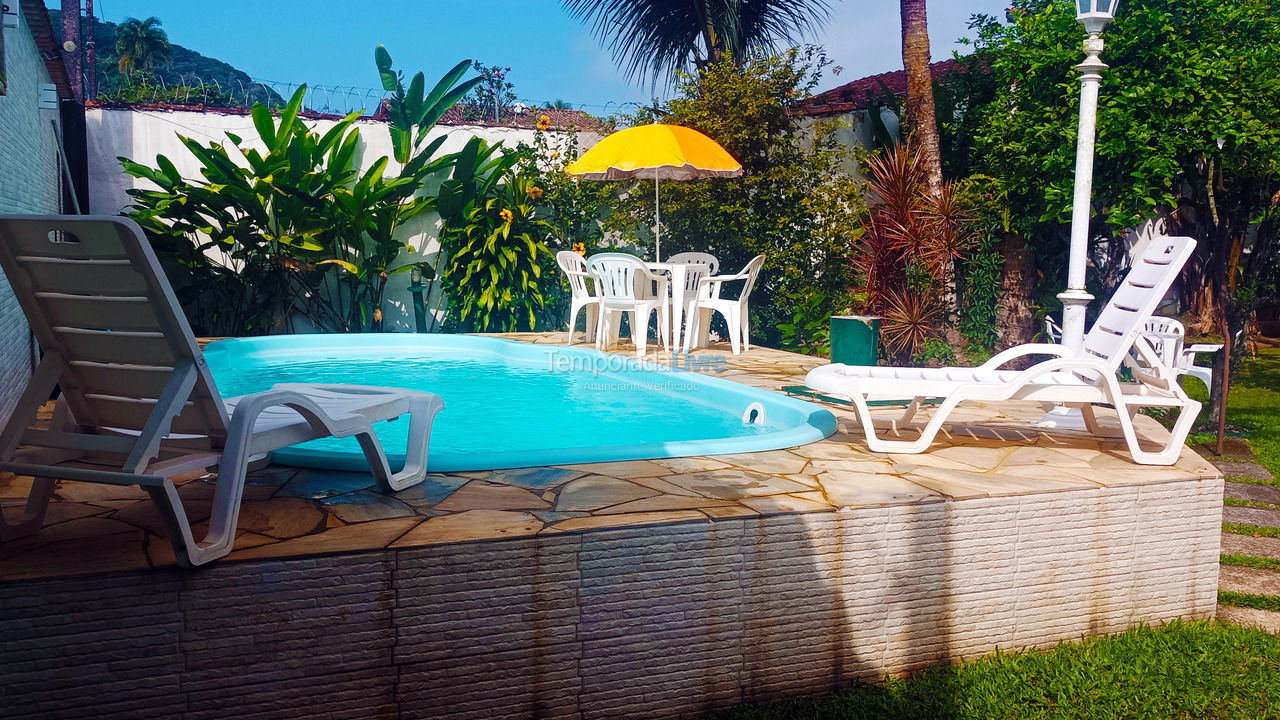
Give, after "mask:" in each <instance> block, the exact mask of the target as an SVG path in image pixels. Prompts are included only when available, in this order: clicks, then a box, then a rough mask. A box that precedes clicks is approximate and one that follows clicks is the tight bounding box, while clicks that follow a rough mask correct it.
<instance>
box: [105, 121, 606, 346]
mask: <svg viewBox="0 0 1280 720" xmlns="http://www.w3.org/2000/svg"><path fill="white" fill-rule="evenodd" d="M335 122H336V121H335V120H327V119H316V120H309V121H308V123H309V124H312V125H314V127H315V129H316V131H317V132H321V133H323V132H324V131H326V130H327V129H329V128H331V127H333V125H334V124H335ZM86 124H87V126H88V136H89V137H88V146H89V187H90V205H91V207H92V208H93V212H94V213H109V214H115V213H120V212H122V211H123V210H124V209H125V208H126V207H127V206H128V205H129V202H130V198H129V196H128V194H127V192H126V191H127V190H129V189H131V188H135V187H142V186H143V185H145V184H147V183H145V181H142V180H138V179H136V178H132V177H129V176H127V175H125V174H124V173H123V172H122V171H121V170H120V163H119V161H118V160H117V158H119V157H126V158H129V159H131V160H134V161H136V162H141V163H145V164H148V165H152V166H154V164H155V157H156V155H158V154H159V155H165V156H167V157H168V158H169V159H170V160H172V161H173V163H174V165H175V166H177V168H178V171H179V172H181V173H182V174H183V176H184V177H188V178H191V179H199V178H200V174H199V163H198V162H197V161H196V160H195V159H194V158H193V157H192V156H191V154H190V153H189V152H188V151H187V150H186V148H184V147H183V146H182V144H181V143H180V142H179V140H178V136H179V135H184V136H186V137H190V138H193V139H196V140H201V141H211V140H216V141H223V140H225V139H226V133H228V132H231V133H235V134H236V135H239V136H240V137H242V138H244V139H245V141H246V143H248V142H250V140H251V139H256V138H257V132H256V131H255V130H254V128H253V121H252V119H251V118H250V117H249V116H247V115H239V114H226V113H216V112H201V111H168V110H138V109H103V108H91V109H89V111H88V112H87V118H86ZM358 125H359V128H360V136H361V142H362V144H361V148H360V151H359V153H358V157H359V158H360V159H361V161H362V164H365V165H367V164H369V163H371V162H372V161H373V160H375V159H377V158H379V157H382V156H383V155H386V156H390V155H391V154H392V149H391V139H390V136H389V134H388V132H387V124H386V123H385V122H383V121H378V120H371V119H365V120H361V121H359V123H358ZM439 135H444V136H446V137H447V138H448V139H447V140H446V141H445V143H444V146H443V147H442V149H441V152H456V151H458V150H461V149H462V147H463V145H465V144H466V142H467V141H468V140H469V139H471V138H472V137H475V136H479V137H482V138H484V139H485V140H487V141H490V142H497V141H501V142H503V143H504V144H506V145H508V146H511V147H514V146H516V145H517V144H519V143H521V142H527V143H531V142H532V141H533V137H534V132H533V131H532V130H529V129H524V128H512V127H486V126H477V125H452V126H443V125H442V126H438V127H437V128H436V129H435V130H434V132H433V134H432V137H433V138H434V137H437V136H439ZM578 139H579V142H580V143H581V147H582V148H583V149H585V148H587V147H590V146H591V145H594V144H595V143H596V142H597V141H598V140H599V139H600V136H599V135H597V134H594V133H581V134H580V135H579V137H578ZM438 225H439V220H438V218H437V217H436V216H435V215H434V214H431V215H426V216H424V217H422V218H420V219H419V220H418V221H416V222H414V223H411V224H409V225H408V226H406V230H405V238H404V239H405V241H406V242H407V243H408V244H409V245H410V246H411V247H413V248H414V251H413V252H412V253H409V252H406V253H405V254H404V256H403V257H402V258H401V261H402V262H403V263H414V262H421V261H423V260H431V259H434V256H435V254H436V252H437V251H438V250H439V244H438V243H437V242H436V235H437V230H438ZM408 285H409V277H408V273H401V274H399V275H396V276H393V277H392V278H391V281H390V282H389V284H388V287H387V294H386V303H385V306H384V308H383V312H384V313H385V325H386V327H387V329H389V330H393V331H412V330H413V328H414V318H413V306H412V297H411V296H410V294H409V292H408ZM431 307H435V304H434V303H433V304H432V305H431Z"/></svg>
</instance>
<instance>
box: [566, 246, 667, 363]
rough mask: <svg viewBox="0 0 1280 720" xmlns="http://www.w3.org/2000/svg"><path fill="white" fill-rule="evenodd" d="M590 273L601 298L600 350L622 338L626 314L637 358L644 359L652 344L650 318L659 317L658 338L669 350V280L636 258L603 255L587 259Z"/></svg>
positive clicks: (598, 336)
mask: <svg viewBox="0 0 1280 720" xmlns="http://www.w3.org/2000/svg"><path fill="white" fill-rule="evenodd" d="M587 271H588V272H589V273H590V274H591V277H592V278H593V279H594V280H595V283H596V295H597V297H599V298H600V320H599V326H598V327H597V328H596V347H599V348H602V349H603V347H604V344H605V343H606V342H607V341H608V340H610V339H616V338H617V336H618V326H619V325H620V324H621V315H622V313H627V314H628V315H629V316H630V317H631V341H632V342H633V343H635V346H636V356H637V357H644V353H645V349H646V347H647V346H648V340H649V316H650V315H652V314H653V313H655V312H656V313H658V337H659V339H660V340H661V342H662V346H663V347H664V348H665V347H669V341H668V338H669V337H670V331H669V329H668V325H669V324H670V317H671V314H670V312H668V311H669V309H670V305H669V304H668V299H667V288H668V285H669V282H670V281H669V280H668V279H667V278H666V277H665V276H663V275H660V274H658V273H655V272H653V271H652V270H650V269H649V267H648V266H647V265H645V263H644V262H643V261H642V260H641V259H640V258H638V257H636V256H635V255H628V254H626V253H600V254H598V255H592V256H591V257H590V258H587Z"/></svg>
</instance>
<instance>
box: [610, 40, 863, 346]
mask: <svg viewBox="0 0 1280 720" xmlns="http://www.w3.org/2000/svg"><path fill="white" fill-rule="evenodd" d="M824 64H825V59H824V58H823V57H822V56H821V55H820V53H818V52H817V51H808V52H805V53H800V52H797V51H792V52H790V53H787V54H785V55H780V56H774V57H766V58H759V59H752V60H748V61H746V62H744V63H741V64H738V63H735V62H733V61H732V59H729V58H726V59H724V60H722V61H720V62H714V63H711V64H709V65H708V66H707V67H706V68H704V69H703V71H702V72H700V73H699V74H697V75H684V76H682V77H681V78H680V80H679V82H678V85H677V88H676V92H675V97H674V99H672V100H671V101H670V103H669V105H668V106H667V107H666V108H665V112H663V114H662V115H661V121H662V122H668V123H673V124H676V125H684V126H687V127H692V128H695V129H697V130H700V131H701V132H703V133H705V134H707V135H708V136H710V137H711V138H712V139H714V140H716V141H717V142H719V143H720V144H721V145H723V146H724V147H725V148H726V149H727V150H728V151H729V152H730V153H732V154H733V156H734V157H735V158H737V159H738V160H739V161H740V162H741V163H742V165H743V171H744V174H743V176H742V177H740V178H718V179H709V180H699V181H694V182H684V183H679V182H667V183H663V184H662V223H663V227H664V228H665V229H664V231H663V236H662V249H663V254H664V255H671V254H674V253H677V252H684V251H700V252H709V253H711V254H713V255H715V256H716V257H717V258H719V259H720V262H721V267H722V272H736V271H737V270H739V269H740V268H741V267H743V266H744V265H746V263H747V262H748V261H749V260H750V259H751V258H752V257H754V256H756V255H764V256H765V265H764V270H763V271H762V273H761V276H760V280H759V281H758V282H757V284H756V289H755V291H754V293H753V296H752V300H751V315H752V322H753V330H752V331H753V337H755V338H756V340H757V341H758V342H762V343H764V344H769V345H777V344H779V343H781V342H782V338H783V333H782V331H781V330H780V326H782V325H784V324H794V322H793V320H794V317H793V316H794V314H795V311H796V307H795V303H797V302H804V301H805V300H804V298H806V297H808V301H810V302H811V301H813V300H814V299H816V298H819V297H821V298H825V299H826V302H827V305H826V306H825V307H823V308H820V309H814V310H813V312H812V313H811V314H823V313H825V314H827V315H829V314H832V313H833V312H839V311H842V310H845V309H846V308H843V307H839V306H838V305H837V304H836V303H839V302H840V301H841V300H842V299H843V298H844V296H845V294H846V293H847V291H848V289H849V288H850V287H851V286H852V285H853V270H852V267H851V265H850V263H849V262H848V256H849V251H850V245H851V243H852V242H853V240H854V239H855V238H856V237H857V234H858V217H859V216H860V214H861V212H862V211H863V209H864V208H865V202H864V201H863V196H862V193H861V190H860V187H859V183H858V182H857V180H856V179H855V178H854V177H852V176H851V175H850V174H849V173H847V172H846V171H845V169H844V163H845V162H846V161H849V160H850V157H849V154H850V151H849V150H848V148H845V147H843V146H842V145H841V144H840V143H839V142H838V141H837V139H836V137H835V132H836V130H837V129H838V128H837V127H836V126H835V125H834V124H832V123H822V124H819V125H817V126H816V127H812V128H804V127H802V125H801V122H800V120H799V119H798V118H797V116H794V115H791V114H790V113H789V112H788V110H789V109H790V108H791V107H793V106H794V105H795V104H796V103H797V102H798V101H800V100H802V99H803V98H804V97H805V96H806V95H807V94H808V92H809V91H810V90H811V89H812V88H813V86H814V83H815V82H816V79H817V77H819V74H820V71H821V69H822V67H823V65H824ZM649 119H652V118H651V117H644V116H640V117H636V118H632V120H633V121H635V122H641V121H647V120H649ZM652 226H653V188H652V183H629V184H623V188H622V192H621V195H620V197H619V200H618V203H617V207H616V209H615V211H614V213H613V214H612V215H611V216H609V218H608V219H607V220H606V221H605V229H606V230H615V231H619V232H620V233H622V235H623V238H624V239H625V240H627V241H629V242H633V243H637V244H640V245H642V246H644V247H649V248H651V247H652V246H653V239H652V231H651V228H652ZM810 293H813V294H812V295H810ZM792 337H795V336H792ZM807 342H808V341H807V340H805V341H802V344H804V343H807Z"/></svg>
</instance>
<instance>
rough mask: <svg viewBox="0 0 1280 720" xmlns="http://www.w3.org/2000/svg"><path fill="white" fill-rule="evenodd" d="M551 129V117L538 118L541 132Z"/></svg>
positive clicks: (538, 126)
mask: <svg viewBox="0 0 1280 720" xmlns="http://www.w3.org/2000/svg"><path fill="white" fill-rule="evenodd" d="M549 127H551V116H550V115H543V116H541V117H539V118H538V124H537V128H538V129H539V130H546V129H547V128H549Z"/></svg>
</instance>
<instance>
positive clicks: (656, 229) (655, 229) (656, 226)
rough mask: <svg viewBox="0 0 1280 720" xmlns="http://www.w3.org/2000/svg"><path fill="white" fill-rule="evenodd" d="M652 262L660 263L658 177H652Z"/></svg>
mask: <svg viewBox="0 0 1280 720" xmlns="http://www.w3.org/2000/svg"><path fill="white" fill-rule="evenodd" d="M653 261H654V262H662V210H661V203H660V202H659V201H658V175H657V174H656V173H655V174H654V176H653Z"/></svg>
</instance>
